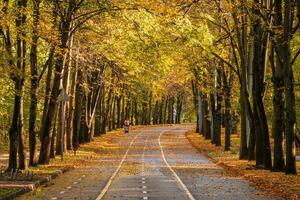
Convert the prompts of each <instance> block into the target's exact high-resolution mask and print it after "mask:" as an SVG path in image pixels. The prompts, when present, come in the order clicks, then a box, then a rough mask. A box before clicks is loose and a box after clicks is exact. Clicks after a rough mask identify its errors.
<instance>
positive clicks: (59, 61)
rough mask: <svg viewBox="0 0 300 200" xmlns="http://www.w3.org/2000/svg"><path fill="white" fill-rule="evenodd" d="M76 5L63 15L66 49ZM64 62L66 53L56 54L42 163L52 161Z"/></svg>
mask: <svg viewBox="0 0 300 200" xmlns="http://www.w3.org/2000/svg"><path fill="white" fill-rule="evenodd" d="M75 6H76V2H75V0H70V1H69V5H68V11H67V12H66V15H64V16H61V30H60V32H61V38H60V39H61V40H60V48H61V49H62V50H65V49H66V48H67V47H68V41H69V36H70V34H69V31H70V25H71V21H72V16H73V14H74V13H73V12H74V11H75V9H74V7H75ZM63 62H64V55H62V54H61V53H57V54H56V59H55V77H54V81H53V87H52V91H51V99H50V101H49V106H48V111H47V114H46V118H45V122H44V125H43V127H42V131H41V134H42V141H41V149H40V156H39V163H40V164H48V163H49V161H50V147H51V139H52V135H53V127H54V124H55V122H54V120H55V115H56V113H57V109H58V105H57V100H58V96H59V94H60V86H61V85H60V84H61V77H62V73H63Z"/></svg>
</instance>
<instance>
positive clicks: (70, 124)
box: [66, 49, 79, 150]
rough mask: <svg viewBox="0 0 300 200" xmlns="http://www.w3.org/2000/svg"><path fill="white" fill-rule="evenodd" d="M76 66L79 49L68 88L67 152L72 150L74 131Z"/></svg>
mask: <svg viewBox="0 0 300 200" xmlns="http://www.w3.org/2000/svg"><path fill="white" fill-rule="evenodd" d="M78 65H79V49H77V52H76V63H75V68H73V70H72V76H71V88H70V95H69V96H70V100H69V113H68V121H67V130H66V131H67V150H73V129H74V123H73V122H74V111H75V105H74V102H75V92H76V82H77V77H78Z"/></svg>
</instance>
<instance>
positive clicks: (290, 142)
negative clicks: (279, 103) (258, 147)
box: [283, 0, 297, 174]
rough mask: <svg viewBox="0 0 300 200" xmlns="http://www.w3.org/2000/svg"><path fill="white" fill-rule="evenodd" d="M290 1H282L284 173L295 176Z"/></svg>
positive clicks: (294, 115)
mask: <svg viewBox="0 0 300 200" xmlns="http://www.w3.org/2000/svg"><path fill="white" fill-rule="evenodd" d="M291 26H292V0H285V1H284V26H283V27H284V29H283V30H284V31H283V71H284V89H285V99H286V102H285V107H286V124H285V132H286V173H287V174H297V169H296V145H295V128H296V110H295V91H294V76H293V68H292V64H291V47H290V45H291V42H290V41H291V34H292V33H291V30H292V27H291Z"/></svg>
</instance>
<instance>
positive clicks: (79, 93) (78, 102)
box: [72, 69, 84, 151]
mask: <svg viewBox="0 0 300 200" xmlns="http://www.w3.org/2000/svg"><path fill="white" fill-rule="evenodd" d="M75 91H76V92H75V109H74V118H73V124H74V128H73V139H72V146H73V150H74V151H76V150H77V149H78V147H79V134H80V122H81V115H82V109H83V98H84V91H83V72H82V70H81V69H78V81H77V82H76V90H75Z"/></svg>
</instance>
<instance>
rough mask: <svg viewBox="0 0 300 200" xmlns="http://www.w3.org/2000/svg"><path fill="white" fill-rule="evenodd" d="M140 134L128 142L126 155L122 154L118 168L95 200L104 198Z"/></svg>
mask: <svg viewBox="0 0 300 200" xmlns="http://www.w3.org/2000/svg"><path fill="white" fill-rule="evenodd" d="M140 134H141V132H140V133H139V134H137V135H136V136H135V137H134V138H133V139H132V141H131V142H130V145H129V147H128V148H127V151H126V153H125V154H124V156H123V158H122V160H121V162H120V164H119V166H118V168H117V169H116V171H115V172H114V173H113V175H112V176H111V177H110V179H109V180H108V182H107V183H106V185H105V187H104V188H103V190H102V191H101V193H100V194H99V196H98V197H97V198H96V200H101V199H102V198H103V197H104V195H105V194H106V192H107V191H108V189H109V187H110V185H111V183H112V181H113V180H114V179H115V177H116V176H117V174H118V172H119V171H120V169H121V167H122V165H123V163H124V161H125V159H126V157H127V154H128V152H129V150H130V147H131V146H132V144H133V142H134V141H135V140H136V138H137V137H138V136H139V135H140Z"/></svg>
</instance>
